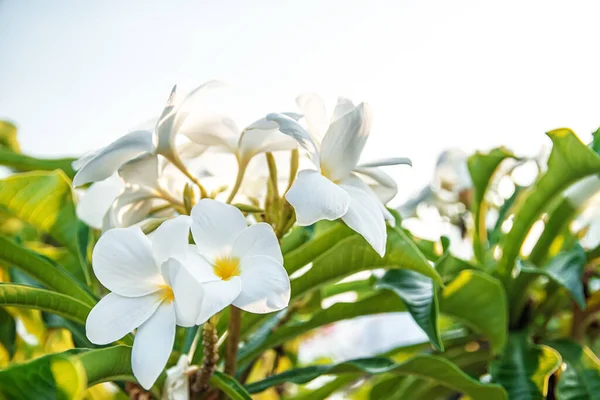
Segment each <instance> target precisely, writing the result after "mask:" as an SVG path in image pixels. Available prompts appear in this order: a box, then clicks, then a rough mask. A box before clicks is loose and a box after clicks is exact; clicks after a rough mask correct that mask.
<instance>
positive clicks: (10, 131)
mask: <svg viewBox="0 0 600 400" xmlns="http://www.w3.org/2000/svg"><path fill="white" fill-rule="evenodd" d="M0 146H3V147H5V148H7V149H9V150H11V151H13V152H15V153H20V152H21V146H19V142H18V140H17V127H16V126H15V125H14V124H12V123H10V122H8V121H0Z"/></svg>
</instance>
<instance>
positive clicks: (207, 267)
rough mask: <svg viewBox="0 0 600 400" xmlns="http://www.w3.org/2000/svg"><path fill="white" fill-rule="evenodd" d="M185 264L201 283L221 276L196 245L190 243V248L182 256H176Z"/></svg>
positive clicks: (218, 278) (215, 279)
mask: <svg viewBox="0 0 600 400" xmlns="http://www.w3.org/2000/svg"><path fill="white" fill-rule="evenodd" d="M175 259H176V260H177V261H179V262H180V263H181V264H183V265H184V266H185V267H186V268H187V270H188V271H189V272H190V274H192V276H193V277H194V278H195V279H196V280H197V281H198V282H200V283H204V282H213V281H218V280H220V279H221V278H220V277H218V276H217V275H216V274H215V270H214V268H213V266H212V264H211V263H210V262H209V261H208V260H207V259H206V257H204V256H203V255H202V254H200V253H199V251H198V247H197V246H196V245H189V247H188V250H187V251H186V252H185V253H184V254H183V255H182V256H181V255H180V256H177V257H175Z"/></svg>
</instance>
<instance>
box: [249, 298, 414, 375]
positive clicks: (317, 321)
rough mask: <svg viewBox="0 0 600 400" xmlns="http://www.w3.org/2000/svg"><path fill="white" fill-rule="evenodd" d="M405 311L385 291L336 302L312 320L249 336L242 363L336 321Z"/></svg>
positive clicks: (397, 299) (319, 312) (402, 304)
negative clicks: (356, 299)
mask: <svg viewBox="0 0 600 400" xmlns="http://www.w3.org/2000/svg"><path fill="white" fill-rule="evenodd" d="M401 311H406V306H405V305H404V303H402V301H401V300H400V299H399V298H398V296H396V295H395V294H393V293H391V292H387V291H382V292H380V293H377V294H375V295H373V296H371V297H367V298H365V299H363V300H360V301H357V302H356V303H336V304H334V305H332V306H331V307H329V308H326V309H324V310H321V311H318V312H316V313H314V314H313V315H312V316H311V318H310V319H309V320H306V321H298V322H294V321H292V322H290V323H288V324H285V325H283V326H281V327H279V328H277V330H276V331H274V332H271V329H270V328H268V327H267V328H268V329H265V331H264V332H262V333H261V332H260V331H257V332H256V334H255V335H253V336H250V338H249V340H248V343H247V344H246V345H245V346H243V347H242V348H241V349H240V352H239V357H240V363H241V364H243V363H245V362H248V361H250V360H252V359H253V358H254V357H256V356H258V355H260V354H261V353H262V352H263V351H265V350H267V349H269V348H272V347H274V346H277V345H279V344H281V343H284V342H286V341H288V340H290V339H292V338H294V337H297V336H299V335H302V334H304V333H306V332H308V331H310V330H312V329H315V328H318V327H320V326H325V325H328V324H331V323H333V322H337V321H342V320H346V319H351V318H356V317H359V316H363V315H372V314H379V313H384V312H401Z"/></svg>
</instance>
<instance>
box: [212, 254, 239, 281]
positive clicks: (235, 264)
mask: <svg viewBox="0 0 600 400" xmlns="http://www.w3.org/2000/svg"><path fill="white" fill-rule="evenodd" d="M213 268H214V270H215V275H217V276H218V277H219V278H221V279H223V280H224V281H226V280H228V279H230V278H232V277H234V276H238V275H239V274H240V259H239V258H237V257H230V256H226V257H219V258H217V260H216V261H215V264H214V265H213Z"/></svg>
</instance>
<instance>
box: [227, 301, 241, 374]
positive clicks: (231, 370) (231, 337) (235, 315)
mask: <svg viewBox="0 0 600 400" xmlns="http://www.w3.org/2000/svg"><path fill="white" fill-rule="evenodd" d="M241 321H242V310H240V309H239V308H237V307H236V306H234V305H232V306H231V307H229V327H228V329H227V332H228V333H227V353H226V355H225V373H226V374H228V375H229V376H235V370H236V368H237V351H238V345H239V342H240V327H241Z"/></svg>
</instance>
